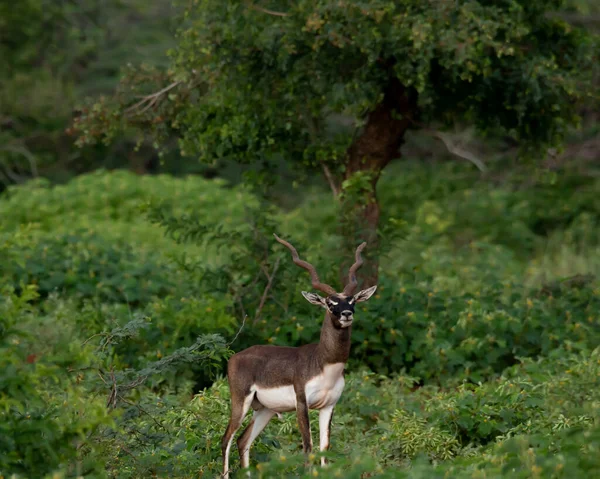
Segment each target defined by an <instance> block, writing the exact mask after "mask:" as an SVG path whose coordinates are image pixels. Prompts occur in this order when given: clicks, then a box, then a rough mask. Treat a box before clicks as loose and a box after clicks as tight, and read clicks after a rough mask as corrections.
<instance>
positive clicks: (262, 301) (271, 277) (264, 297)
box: [254, 258, 281, 324]
mask: <svg viewBox="0 0 600 479" xmlns="http://www.w3.org/2000/svg"><path fill="white" fill-rule="evenodd" d="M280 260H281V258H277V261H275V265H274V266H273V272H272V273H271V274H270V275H269V273H268V272H267V271H266V269H263V272H264V273H265V276H266V277H267V279H268V281H267V286H265V290H264V291H263V294H262V297H261V298H260V303H259V304H258V308H257V309H256V314H255V315H254V324H256V322H257V321H258V320H259V318H260V313H261V312H262V309H263V307H264V306H265V301H266V300H267V297H268V295H269V290H270V289H271V287H272V286H273V280H274V279H275V273H277V270H278V269H279V262H280Z"/></svg>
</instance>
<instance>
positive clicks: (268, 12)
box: [249, 3, 290, 17]
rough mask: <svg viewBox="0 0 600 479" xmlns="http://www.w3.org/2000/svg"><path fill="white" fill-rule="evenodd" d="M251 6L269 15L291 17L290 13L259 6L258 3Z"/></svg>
mask: <svg viewBox="0 0 600 479" xmlns="http://www.w3.org/2000/svg"><path fill="white" fill-rule="evenodd" d="M249 6H250V8H251V9H253V10H256V11H258V12H263V13H266V14H267V15H273V16H275V17H289V16H290V14H289V13H283V12H276V11H274V10H269V9H268V8H264V7H259V6H258V5H254V4H253V3H251V4H250V5H249Z"/></svg>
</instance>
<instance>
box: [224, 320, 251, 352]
mask: <svg viewBox="0 0 600 479" xmlns="http://www.w3.org/2000/svg"><path fill="white" fill-rule="evenodd" d="M246 319H248V315H247V314H245V315H244V319H243V320H242V325H241V326H240V329H238V332H237V333H236V335H235V336H234V337H233V339H232V340H231V341H229V344H228V345H227V347H229V346H231V345H232V344H233V343H234V342H235V340H236V339H237V338H238V336H239V335H240V333H241V332H242V329H244V325H245V324H246Z"/></svg>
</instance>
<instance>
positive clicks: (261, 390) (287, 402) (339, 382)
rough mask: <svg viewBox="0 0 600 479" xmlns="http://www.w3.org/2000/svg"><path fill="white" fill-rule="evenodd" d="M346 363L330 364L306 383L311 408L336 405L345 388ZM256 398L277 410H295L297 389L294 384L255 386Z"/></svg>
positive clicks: (268, 407) (265, 405) (267, 406)
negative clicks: (267, 386) (266, 386)
mask: <svg viewBox="0 0 600 479" xmlns="http://www.w3.org/2000/svg"><path fill="white" fill-rule="evenodd" d="M344 384H345V381H344V363H337V364H328V365H327V366H325V368H324V370H323V372H322V373H321V374H319V375H318V376H315V377H314V378H312V379H311V380H309V381H308V382H307V383H306V387H305V394H306V402H307V403H308V407H309V408H310V409H322V408H324V407H327V406H333V405H335V404H336V403H337V402H338V400H339V399H340V396H341V395H342V391H343V390H344ZM252 389H253V390H254V391H256V399H257V400H258V401H259V402H260V403H261V404H262V405H263V406H264V407H266V408H267V409H271V410H272V411H275V412H287V411H294V410H295V409H296V391H295V390H294V386H292V385H289V386H279V387H275V388H265V387H260V386H256V385H255V386H253V388H252Z"/></svg>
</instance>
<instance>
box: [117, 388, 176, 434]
mask: <svg viewBox="0 0 600 479" xmlns="http://www.w3.org/2000/svg"><path fill="white" fill-rule="evenodd" d="M119 399H120V400H121V401H123V402H125V403H127V404H129V405H130V406H133V407H136V408H137V409H138V410H139V411H140V412H142V413H144V414H145V415H146V416H148V417H150V419H152V421H154V423H155V424H156V425H157V426H158V427H160V428H161V429H163V430H164V431H167V428H165V426H164V425H162V424H161V423H160V422H158V420H157V419H156V418H155V417H154V416H153V415H152V414H150V413H149V412H148V411H146V410H145V409H144V408H143V407H142V406H140V405H139V404H136V403H134V402H132V401H130V400H129V399H125V398H124V397H123V396H121V395H120V394H119Z"/></svg>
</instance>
